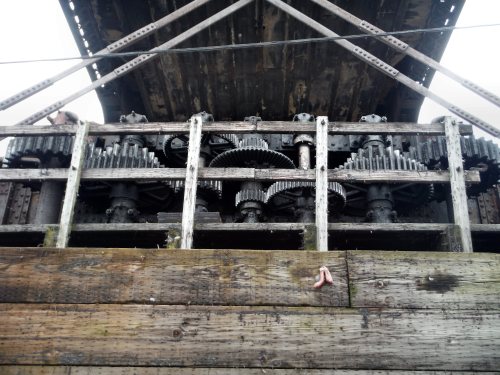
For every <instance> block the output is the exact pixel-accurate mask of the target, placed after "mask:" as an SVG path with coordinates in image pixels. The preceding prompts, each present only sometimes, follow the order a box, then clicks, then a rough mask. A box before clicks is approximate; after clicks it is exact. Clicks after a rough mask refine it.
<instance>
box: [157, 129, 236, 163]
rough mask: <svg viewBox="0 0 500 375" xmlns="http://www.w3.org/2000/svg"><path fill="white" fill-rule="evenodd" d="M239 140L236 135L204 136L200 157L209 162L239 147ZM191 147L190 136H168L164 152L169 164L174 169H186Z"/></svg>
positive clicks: (164, 143)
mask: <svg viewBox="0 0 500 375" xmlns="http://www.w3.org/2000/svg"><path fill="white" fill-rule="evenodd" d="M238 142H239V139H238V137H237V136H236V135H234V134H203V135H202V137H201V148H200V156H202V157H204V158H205V159H206V160H207V161H210V160H212V159H213V158H214V157H216V156H217V155H220V154H222V153H223V152H225V151H227V150H230V149H232V148H235V147H237V146H238ZM188 147H189V135H187V134H175V135H166V136H165V138H164V141H163V152H164V154H165V156H166V157H167V163H168V164H169V165H170V166H172V167H185V166H186V160H187V154H188Z"/></svg>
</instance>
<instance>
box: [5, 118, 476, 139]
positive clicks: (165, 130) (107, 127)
mask: <svg viewBox="0 0 500 375" xmlns="http://www.w3.org/2000/svg"><path fill="white" fill-rule="evenodd" d="M76 129H77V126H74V125H59V126H50V125H49V126H23V125H17V126H16V125H14V126H0V136H2V137H15V136H31V135H71V134H75V133H76ZM202 131H203V132H209V133H219V134H220V133H237V134H244V133H253V132H256V133H292V134H294V133H310V134H312V133H314V132H315V131H316V129H315V127H314V125H313V126H311V124H304V123H300V122H293V121H259V122H258V123H257V124H252V123H250V122H243V121H228V122H213V123H207V124H204V125H203V129H202ZM328 132H329V133H330V134H344V135H347V134H387V135H388V134H393V135H397V134H406V135H417V134H421V135H425V134H427V135H444V133H445V131H444V125H443V124H417V123H411V122H388V123H384V124H372V123H360V122H330V123H329V124H328ZM179 133H181V134H182V133H185V134H188V133H189V123H186V122H163V123H162V122H148V123H140V124H121V123H118V124H104V125H100V124H91V125H90V129H89V134H90V135H126V134H151V135H161V134H179ZM460 134H462V135H469V134H472V126H471V125H463V124H462V125H460Z"/></svg>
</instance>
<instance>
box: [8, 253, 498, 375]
mask: <svg viewBox="0 0 500 375" xmlns="http://www.w3.org/2000/svg"><path fill="white" fill-rule="evenodd" d="M322 265H326V266H328V268H329V269H330V271H331V272H332V275H333V279H334V284H333V285H326V286H324V287H323V288H322V289H314V288H313V284H314V282H315V277H316V275H317V274H318V269H319V267H320V266H322ZM0 268H1V269H2V272H1V273H0V302H1V304H0V364H1V366H0V373H2V374H7V375H13V374H16V375H17V374H52V375H59V374H73V375H74V374H86V375H89V374H91V375H94V374H111V375H117V374H120V375H125V374H126V375H131V374H147V375H149V374H158V375H163V374H192V375H194V374H196V375H198V374H216V375H218V374H245V375H246V374H262V373H268V374H285V373H293V374H318V375H319V374H386V373H390V374H400V373H402V374H405V373H408V374H410V373H411V374H429V373H438V374H440V373H449V372H450V371H452V372H455V371H456V372H460V373H464V372H465V373H467V372H488V371H489V372H492V373H494V372H495V371H497V370H498V369H499V368H500V272H499V270H500V256H499V255H496V254H480V253H472V254H464V253H444V252H441V253H434V252H384V251H382V252H381V251H377V252H373V251H331V252H317V251H293V252H292V251H277V250H274V251H255V250H253V251H252V250H166V249H109V248H100V249H99V248H97V249H96V248H94V249H89V248H68V249H64V250H61V249H52V248H2V249H0Z"/></svg>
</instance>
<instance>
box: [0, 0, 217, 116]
mask: <svg viewBox="0 0 500 375" xmlns="http://www.w3.org/2000/svg"><path fill="white" fill-rule="evenodd" d="M209 1H211V0H194V1H192V2H190V3H189V4H186V5H185V6H183V7H182V8H179V9H177V10H176V11H174V12H172V13H169V14H168V15H166V16H165V17H163V18H161V19H159V20H158V21H155V22H152V23H150V24H149V25H146V26H144V27H141V28H140V29H139V30H136V31H134V32H133V33H130V34H128V35H127V36H124V37H123V38H121V39H119V40H117V41H116V42H113V43H111V44H110V45H109V46H107V47H106V48H104V49H102V50H100V51H99V52H96V53H95V54H94V56H95V58H92V59H86V60H83V61H82V62H80V63H78V64H76V65H73V66H72V67H70V68H68V69H66V70H64V71H62V72H61V73H59V74H57V75H55V76H53V77H51V78H47V79H44V80H43V81H41V82H39V83H37V84H36V85H33V86H31V87H29V88H27V89H25V90H22V91H20V92H18V93H17V94H14V95H12V96H11V97H9V98H7V99H5V100H4V101H2V102H0V111H1V110H4V109H7V108H9V107H12V106H13V105H14V104H17V103H19V102H22V101H23V100H24V99H27V98H29V97H30V96H32V95H34V94H36V93H38V92H40V91H42V90H45V89H46V88H47V87H50V86H52V85H53V84H54V83H56V82H57V81H60V80H61V79H63V78H65V77H67V76H69V75H70V74H73V73H75V72H77V71H78V70H80V69H83V68H85V67H87V66H89V65H91V64H94V63H95V62H97V61H99V60H100V59H101V58H102V57H103V56H106V55H108V54H110V53H114V52H118V51H120V50H122V49H123V48H125V47H128V46H130V45H131V44H134V43H135V42H137V41H139V40H141V39H143V38H145V37H147V36H148V35H151V34H152V33H153V32H155V31H156V30H158V29H160V28H162V27H164V26H166V25H168V24H170V23H172V22H173V21H175V20H176V19H178V18H180V17H182V16H184V15H186V14H188V13H189V12H191V11H192V10H194V9H196V8H198V7H200V6H202V5H203V4H206V3H207V2H209Z"/></svg>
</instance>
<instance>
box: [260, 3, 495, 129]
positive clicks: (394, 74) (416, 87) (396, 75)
mask: <svg viewBox="0 0 500 375" xmlns="http://www.w3.org/2000/svg"><path fill="white" fill-rule="evenodd" d="M267 2H269V3H271V4H273V5H275V6H276V7H278V8H279V9H281V10H282V11H284V12H286V13H288V14H289V15H291V16H292V17H294V18H296V19H298V20H299V21H302V22H304V23H305V24H306V25H308V26H310V27H311V28H313V29H314V30H316V31H317V32H319V33H320V34H323V35H324V36H327V37H339V36H340V35H338V34H337V33H335V32H333V31H332V30H330V29H329V28H327V27H325V26H323V25H322V24H320V23H319V22H317V21H315V20H313V19H312V18H310V17H308V16H306V15H305V14H304V13H302V12H299V11H298V10H297V9H295V8H293V7H291V6H290V5H288V4H286V3H284V2H283V1H281V0H267ZM333 42H334V43H336V44H338V45H339V46H341V47H343V48H345V49H347V50H348V51H349V52H351V53H352V54H354V56H356V57H357V58H358V59H360V60H362V61H364V62H366V63H367V64H369V65H371V66H372V67H374V68H376V69H377V70H379V71H381V72H382V73H384V74H385V75H387V76H389V77H390V78H393V79H395V80H396V81H398V82H400V83H402V84H403V85H405V86H407V87H409V88H410V89H412V90H413V91H415V92H417V93H419V94H421V95H423V96H425V97H427V98H429V99H431V100H433V101H434V102H436V103H438V104H440V105H442V106H443V107H445V108H446V109H448V110H449V111H450V112H452V113H454V114H455V115H457V116H459V117H461V118H463V119H464V120H467V121H469V122H470V123H472V124H474V125H476V126H477V127H478V128H480V129H482V130H484V131H485V132H487V133H489V134H491V135H493V136H495V137H497V138H499V137H500V129H498V128H496V127H495V126H493V125H491V124H488V123H487V122H485V121H483V120H481V119H479V118H477V117H475V116H474V115H472V114H470V113H468V112H467V111H465V110H463V109H461V108H458V107H456V106H454V105H453V104H451V103H450V102H448V101H447V100H445V99H444V98H441V97H440V96H438V95H436V94H434V93H433V92H432V91H430V90H429V89H428V88H426V87H424V86H422V85H420V84H419V83H417V82H415V81H414V80H412V79H411V78H409V77H407V76H405V75H404V74H402V73H401V72H399V71H398V70H397V69H395V68H394V67H392V66H391V65H389V64H387V63H386V62H385V61H383V60H381V59H379V58H378V57H376V56H374V55H372V54H371V53H369V52H368V51H366V50H364V49H363V48H360V47H358V46H356V45H355V44H353V43H351V42H349V41H348V40H345V39H337V40H334V41H333Z"/></svg>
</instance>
